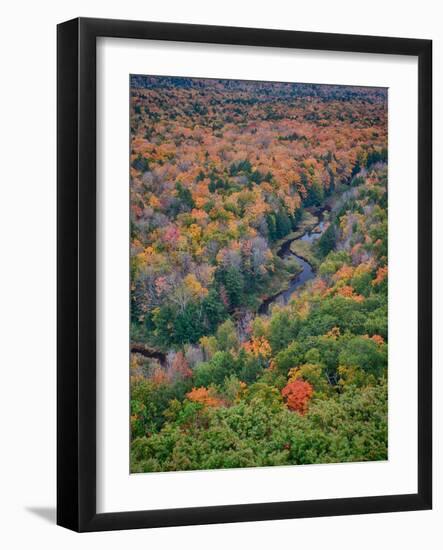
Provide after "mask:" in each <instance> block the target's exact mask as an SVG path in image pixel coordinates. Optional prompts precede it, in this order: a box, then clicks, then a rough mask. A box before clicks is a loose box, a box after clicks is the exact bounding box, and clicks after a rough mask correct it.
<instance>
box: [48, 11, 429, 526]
mask: <svg viewBox="0 0 443 550" xmlns="http://www.w3.org/2000/svg"><path fill="white" fill-rule="evenodd" d="M98 37H114V38H136V39H146V40H166V41H181V42H195V43H211V44H229V45H248V46H267V47H280V48H302V49H307V50H327V51H335V52H359V53H378V54H399V55H408V56H416V57H417V58H418V88H419V89H418V266H419V267H418V357H417V368H418V396H417V398H418V472H417V476H418V491H417V493H416V494H399V495H390V496H375V497H359V498H340V499H325V500H309V501H296V502H273V503H266V502H265V503H260V504H240V505H228V506H210V507H198V508H181V509H166V510H151V511H149V510H140V511H136V512H118V513H97V512H96V476H97V472H96V389H97V380H96V352H97V349H96V319H97V315H96V305H95V304H96V253H97V244H96V207H97V202H96V39H97V38H98ZM57 48H58V61H57V70H58V79H57V87H58V95H57V111H58V122H57V138H58V148H57V165H58V167H57V180H58V201H57V210H58V215H57V219H58V223H57V230H58V241H57V254H58V261H57V271H58V277H57V285H58V290H57V301H58V306H57V308H58V309H57V316H58V322H57V348H58V351H57V364H58V367H57V411H58V412H57V424H58V426H57V454H58V462H57V523H58V524H59V525H61V526H64V527H67V528H69V529H73V530H75V531H79V532H80V531H82V532H83V531H104V530H113V529H132V528H147V527H163V526H177V525H192V524H210V523H223V522H240V521H257V520H272V519H284V518H305V517H314V516H316V517H320V516H330V515H346V514H368V513H375V512H394V511H410V510H426V509H430V508H431V507H432V416H431V411H432V370H431V369H432V365H431V361H432V352H431V349H432V269H431V268H432V240H431V239H432V233H431V228H432V218H431V216H432V209H431V200H432V183H431V182H432V179H431V177H432V168H431V166H432V148H431V145H432V119H431V116H432V42H431V41H430V40H421V39H420V40H418V39H406V38H387V37H375V36H353V35H343V34H323V33H314V32H296V31H285V30H263V29H254V28H231V27H217V26H201V25H189V24H175V23H158V22H155V23H152V22H140V21H120V20H107V19H87V18H86V19H85V18H78V19H74V20H71V21H67V22H64V23H61V24H60V25H58V29H57Z"/></svg>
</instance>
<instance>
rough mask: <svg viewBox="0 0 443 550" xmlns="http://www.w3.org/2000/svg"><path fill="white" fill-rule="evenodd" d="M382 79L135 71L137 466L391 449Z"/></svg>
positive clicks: (186, 466)
mask: <svg viewBox="0 0 443 550" xmlns="http://www.w3.org/2000/svg"><path fill="white" fill-rule="evenodd" d="M387 138H388V136H387V90H386V89H383V88H360V87H347V86H330V85H323V84H322V85H320V84H296V83H274V82H251V81H237V80H211V79H197V78H181V77H180V78H179V77H158V76H143V75H132V76H131V78H130V195H131V202H130V216H131V222H130V223H131V235H130V238H131V257H130V277H131V296H130V300H131V307H130V309H131V342H130V349H131V362H130V383H131V418H130V427H131V472H133V473H141V472H163V471H182V470H203V469H214V468H242V467H253V466H282V465H298V464H321V463H323V464H324V463H339V462H355V461H375V460H386V459H387V454H388V430H387V357H388V352H387V349H388V348H387V347H388V310H387V291H388V241H387V239H388V235H387V202H388V201H387V168H388V154H387Z"/></svg>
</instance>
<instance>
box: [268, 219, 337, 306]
mask: <svg viewBox="0 0 443 550" xmlns="http://www.w3.org/2000/svg"><path fill="white" fill-rule="evenodd" d="M323 212H324V210H320V211H318V212H316V215H317V216H318V217H319V220H320V221H319V223H318V224H317V225H316V226H315V227H313V228H311V229H309V230H308V231H306V233H304V234H303V235H302V236H301V237H297V238H295V239H288V240H287V241H285V242H284V243H283V244H282V245H281V246H280V248H279V249H278V250H277V256H278V257H279V258H282V259H284V258H294V259H295V260H296V261H297V263H298V264H299V266H300V267H301V271H300V272H299V273H298V274H297V275H296V276H295V277H293V278H292V279H291V281H290V283H289V286H288V288H287V289H286V290H283V291H280V292H278V293H277V294H274V295H273V296H270V297H269V298H267V299H266V300H263V302H262V304H261V306H260V307H259V308H258V313H259V314H261V315H267V314H268V313H269V307H270V306H271V305H272V304H280V305H285V304H287V303H288V302H289V300H290V299H291V296H292V295H293V294H294V292H295V291H296V290H297V288H299V287H300V286H302V285H304V284H305V283H306V281H309V279H312V278H313V277H315V270H314V268H313V267H312V265H311V264H310V263H309V262H307V261H306V260H305V259H304V258H302V257H301V256H297V254H294V253H293V252H292V250H291V243H292V242H293V241H296V240H300V241H305V242H309V243H312V242H314V241H316V240H317V239H319V238H320V237H321V235H322V234H323V231H324V230H325V229H326V227H325V221H324V220H323Z"/></svg>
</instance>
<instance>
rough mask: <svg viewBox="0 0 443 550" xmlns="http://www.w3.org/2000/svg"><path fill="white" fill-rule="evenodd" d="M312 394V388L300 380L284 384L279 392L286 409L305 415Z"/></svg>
mask: <svg viewBox="0 0 443 550" xmlns="http://www.w3.org/2000/svg"><path fill="white" fill-rule="evenodd" d="M312 393H313V388H312V386H311V384H310V383H309V382H306V381H305V380H302V379H300V378H299V379H297V380H294V382H289V384H286V386H285V387H284V388H283V389H282V392H281V394H282V396H283V398H284V400H285V401H286V405H287V407H288V409H289V410H291V411H296V412H298V413H300V414H305V412H306V411H307V410H308V403H309V400H310V399H311V397H312Z"/></svg>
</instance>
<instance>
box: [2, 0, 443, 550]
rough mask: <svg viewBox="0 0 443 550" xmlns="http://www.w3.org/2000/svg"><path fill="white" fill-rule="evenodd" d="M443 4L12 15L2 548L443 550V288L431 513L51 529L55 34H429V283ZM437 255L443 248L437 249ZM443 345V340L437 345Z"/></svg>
mask: <svg viewBox="0 0 443 550" xmlns="http://www.w3.org/2000/svg"><path fill="white" fill-rule="evenodd" d="M442 12H443V10H442V9H441V2H439V0H421V2H417V1H416V0H413V1H411V0H404V1H403V2H391V3H388V2H386V0H372V1H370V2H365V3H356V2H355V1H353V0H335V1H334V2H331V1H330V0H316V1H315V0H314V1H311V2H294V1H293V0H290V1H284V0H273V1H272V2H270V1H269V0H268V1H267V2H259V1H258V0H253V1H248V0H244V1H243V2H239V0H224V1H223V2H210V1H207V0H206V1H205V0H188V1H183V0H182V1H180V0H169V2H164V3H161V2H159V3H157V4H155V3H152V2H149V3H148V2H132V3H127V2H122V0H119V1H115V0H107V1H104V0H88V1H85V0H77V1H76V2H73V1H72V0H69V1H65V2H63V3H62V2H58V3H56V2H54V3H52V2H49V1H47V0H46V1H45V0H42V1H40V2H31V1H29V0H28V1H20V0H16V1H15V2H14V3H7V4H5V5H4V6H3V9H2V12H1V17H2V22H3V24H2V31H1V33H0V40H1V49H0V52H1V58H2V63H1V67H2V82H1V85H0V95H1V100H0V140H1V143H0V151H1V156H0V158H1V161H0V170H1V177H0V182H1V186H0V193H1V194H0V239H1V240H0V246H1V254H2V262H1V270H0V280H1V284H0V325H1V326H0V328H1V331H0V334H1V340H0V366H1V382H0V426H1V427H0V434H1V443H2V444H1V452H0V518H1V520H0V523H1V526H2V527H1V529H0V544H1V545H2V546H3V547H4V548H8V550H9V549H15V548H26V547H30V546H32V547H37V548H38V547H45V548H48V549H55V548H57V549H58V548H61V547H63V548H65V549H71V548H77V547H78V546H79V545H81V546H82V548H84V549H85V550H86V549H89V548H96V547H97V545H103V546H104V545H106V547H107V548H109V549H110V550H111V549H113V548H120V547H121V546H122V545H124V546H126V547H130V546H134V547H136V546H137V547H140V546H141V545H143V546H144V547H147V546H148V547H150V548H169V547H171V548H172V547H174V546H178V547H180V548H183V549H186V548H192V549H198V548H205V549H206V548H208V547H210V548H211V550H212V549H214V550H215V549H218V548H220V549H221V548H223V549H225V548H229V547H232V548H242V547H245V546H247V547H250V546H251V547H254V548H260V549H261V548H269V547H270V546H271V547H272V546H287V547H288V546H290V547H309V548H314V549H315V548H322V547H327V548H330V549H335V548H337V549H338V548H340V550H346V549H348V548H349V549H351V548H352V549H355V548H356V547H357V548H359V549H361V550H365V549H371V550H373V549H374V548H376V549H378V548H380V549H384V548H390V547H394V545H395V547H398V548H402V549H404V550H408V549H412V548H417V547H424V548H429V549H437V548H440V547H441V544H442V539H443V534H442V527H441V525H442V523H443V485H442V476H441V474H440V468H439V467H440V466H441V465H443V451H442V430H441V420H442V416H443V407H442V405H441V403H439V396H440V395H441V392H442V390H443V377H442V374H441V372H439V366H440V365H439V364H440V363H441V359H442V356H441V340H442V338H441V333H442V330H443V324H442V313H441V312H440V311H438V310H439V309H440V310H442V308H443V300H442V292H441V289H440V288H435V289H434V308H435V314H434V334H435V340H436V341H435V345H434V371H435V379H434V380H435V383H434V387H435V393H434V398H435V399H434V401H435V407H434V411H435V428H434V441H435V468H434V487H435V500H434V510H433V511H430V512H411V513H397V514H383V515H372V516H349V517H342V518H323V519H306V520H290V521H288V520H286V521H277V522H262V523H246V524H235V525H220V526H204V527H181V528H168V529H157V530H152V531H147V530H143V531H132V532H114V533H97V534H87V535H76V534H74V533H71V532H69V531H67V530H64V529H62V528H59V527H56V526H55V524H54V521H55V464H56V462H55V327H56V319H55V242H56V241H55V142H56V136H55V123H56V108H55V107H56V102H55V97H56V96H55V93H56V88H55V66H56V65H55V62H56V42H55V25H56V24H57V23H58V22H61V21H64V20H66V19H70V18H73V17H77V16H79V15H81V16H88V17H109V18H122V19H140V20H153V21H174V22H187V23H201V24H219V25H235V26H249V27H269V28H286V29H294V30H307V31H323V32H342V33H353V34H374V35H387V36H407V37H416V38H431V39H433V40H434V98H435V99H434V157H435V162H434V182H435V183H434V205H435V206H434V212H435V240H434V243H435V244H434V254H435V256H434V257H435V269H434V280H435V281H437V280H438V279H442V278H443V272H442V268H443V264H442V251H441V238H440V237H441V236H442V222H441V217H439V215H438V213H439V208H441V207H443V192H442V187H441V180H442V177H443V169H442V165H441V163H440V162H439V156H438V153H439V152H441V151H442V150H443V110H442V107H443V102H442V99H441V98H442V97H443V31H442V28H441V20H442ZM439 248H440V251H439V250H438V249H439ZM439 340H440V341H439Z"/></svg>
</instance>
